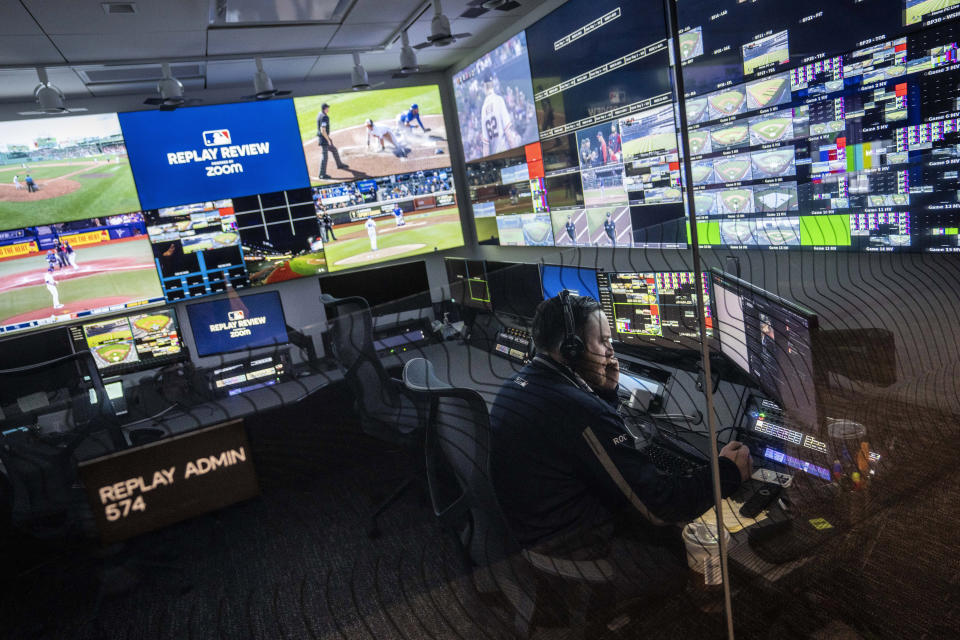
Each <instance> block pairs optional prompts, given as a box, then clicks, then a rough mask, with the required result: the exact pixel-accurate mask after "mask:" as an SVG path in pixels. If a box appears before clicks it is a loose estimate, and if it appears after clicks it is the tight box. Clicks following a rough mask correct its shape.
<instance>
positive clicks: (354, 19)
mask: <svg viewBox="0 0 960 640" xmlns="http://www.w3.org/2000/svg"><path fill="white" fill-rule="evenodd" d="M421 2H423V0H391V2H390V3H389V5H387V4H385V3H384V2H383V0H358V1H357V4H355V5H354V6H353V9H352V10H351V11H350V14H349V15H348V16H347V18H346V19H345V20H344V21H343V24H352V25H357V24H391V25H397V24H399V23H400V21H401V20H406V19H407V17H408V16H409V15H410V14H411V13H412V12H413V10H414V9H416V8H417V7H418V6H420V3H421ZM444 7H445V5H444ZM428 13H429V14H430V15H431V16H432V15H433V10H432V9H428Z"/></svg>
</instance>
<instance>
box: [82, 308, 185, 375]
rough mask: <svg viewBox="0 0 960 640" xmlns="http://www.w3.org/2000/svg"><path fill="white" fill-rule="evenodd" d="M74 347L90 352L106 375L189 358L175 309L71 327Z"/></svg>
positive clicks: (134, 314)
mask: <svg viewBox="0 0 960 640" xmlns="http://www.w3.org/2000/svg"><path fill="white" fill-rule="evenodd" d="M70 337H71V339H72V340H73V345H74V350H76V351H89V352H90V353H91V355H93V361H94V362H95V363H96V365H97V368H98V369H99V370H100V371H101V373H102V374H103V375H112V374H120V373H129V372H131V371H139V370H142V369H150V368H153V367H158V366H162V365H165V364H169V363H171V362H176V361H178V360H182V359H184V358H185V357H186V352H185V351H184V348H183V341H182V339H181V336H180V329H179V327H178V326H177V314H176V313H175V312H174V310H173V309H172V308H167V309H157V310H155V311H146V312H142V313H133V314H128V315H124V316H118V317H116V318H110V319H109V320H101V321H98V322H90V323H87V324H82V325H76V326H73V327H70Z"/></svg>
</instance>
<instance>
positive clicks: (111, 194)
mask: <svg viewBox="0 0 960 640" xmlns="http://www.w3.org/2000/svg"><path fill="white" fill-rule="evenodd" d="M139 210H140V201H139V200H138V199H137V190H136V187H135V186H134V183H133V177H132V175H131V172H130V163H129V162H128V160H127V148H126V145H125V144H124V139H123V134H122V133H121V131H120V123H119V121H118V120H117V114H115V113H104V114H100V115H88V116H66V117H56V118H39V119H36V120H18V121H15V122H0V229H17V228H21V227H27V226H37V225H44V224H49V223H52V222H70V221H72V220H79V219H82V218H89V217H90V216H91V215H112V214H114V213H126V212H129V211H139Z"/></svg>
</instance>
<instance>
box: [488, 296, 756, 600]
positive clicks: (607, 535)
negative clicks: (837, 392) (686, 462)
mask: <svg viewBox="0 0 960 640" xmlns="http://www.w3.org/2000/svg"><path fill="white" fill-rule="evenodd" d="M533 341H534V344H535V345H536V349H537V355H536V357H535V358H534V359H533V360H532V361H531V362H530V363H529V364H528V365H527V366H525V367H524V368H523V369H522V370H521V371H520V372H519V374H518V375H516V376H515V377H514V378H513V379H511V380H508V381H507V382H505V383H504V385H503V387H502V388H501V389H500V392H499V393H498V394H497V397H496V400H495V401H494V404H493V408H492V410H491V413H490V419H491V426H492V430H493V437H492V452H491V467H492V468H491V472H492V479H493V483H494V487H495V489H496V493H497V497H498V499H499V501H500V504H501V507H502V508H503V511H504V513H505V515H506V517H507V521H508V522H509V524H510V527H511V529H512V531H513V533H514V535H515V536H516V538H517V541H518V542H519V543H520V545H521V546H522V547H523V548H526V549H533V550H540V551H543V552H545V553H550V554H551V555H560V556H566V557H571V558H573V559H583V560H586V559H591V558H594V557H608V556H611V557H612V556H616V560H617V561H616V562H615V563H614V564H615V565H616V566H617V570H618V573H619V577H618V578H616V579H615V580H620V581H622V582H621V583H618V584H617V585H616V586H617V588H618V591H620V590H623V591H629V592H630V593H624V596H625V597H629V596H632V595H640V594H665V593H671V592H675V591H678V590H679V589H681V588H682V586H683V584H684V580H685V577H686V572H687V564H686V559H685V556H684V555H683V554H684V550H683V546H682V544H681V540H680V536H679V535H678V533H679V532H678V529H677V527H676V526H670V525H678V524H680V523H683V522H686V521H689V520H692V519H694V518H696V517H698V516H699V515H700V514H702V513H703V512H704V511H706V510H707V509H709V508H710V506H712V505H713V503H714V500H713V491H712V481H711V472H710V469H709V467H705V468H703V469H701V470H699V471H698V472H696V473H694V474H692V475H690V476H673V475H669V474H666V473H662V472H660V471H659V470H657V468H656V467H655V466H654V464H653V461H652V460H651V459H650V458H649V457H648V456H647V455H646V454H645V453H643V452H642V451H637V450H636V449H635V448H634V447H633V446H632V439H631V438H630V437H629V436H627V432H626V428H625V426H624V422H623V419H622V418H621V417H620V415H619V414H618V413H617V404H618V398H617V387H618V384H619V377H620V365H619V363H618V361H617V358H616V355H615V353H614V351H613V346H612V345H611V335H610V326H609V324H608V323H607V317H606V315H605V314H604V312H603V310H602V309H601V307H600V304H599V303H598V302H597V301H596V300H594V299H593V298H589V297H581V296H575V295H572V294H570V293H569V292H568V291H563V292H561V294H560V295H559V296H556V297H554V298H551V299H549V300H546V301H544V302H542V303H541V304H540V306H539V307H538V308H537V311H536V314H535V316H534V320H533ZM750 473H751V460H750V452H749V450H748V449H747V447H745V446H744V445H742V444H740V443H739V442H731V443H729V444H727V445H726V446H725V447H723V449H722V450H721V451H720V480H721V486H722V493H723V496H724V497H726V496H729V495H730V494H731V493H733V492H734V491H735V490H736V489H737V487H738V486H739V485H740V483H741V482H742V481H745V480H746V479H747V478H749V477H750Z"/></svg>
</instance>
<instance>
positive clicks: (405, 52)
mask: <svg viewBox="0 0 960 640" xmlns="http://www.w3.org/2000/svg"><path fill="white" fill-rule="evenodd" d="M402 37H403V47H402V48H401V49H400V71H402V72H404V73H414V72H416V71H419V70H420V65H419V64H417V52H416V51H414V50H413V47H411V46H410V38H409V36H407V31H406V29H404V30H403V32H402Z"/></svg>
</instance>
